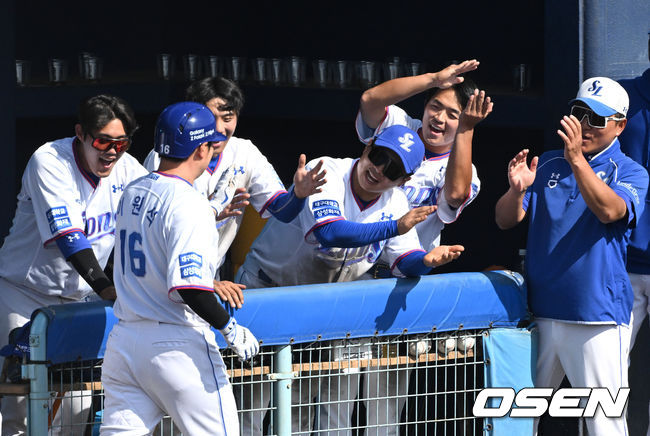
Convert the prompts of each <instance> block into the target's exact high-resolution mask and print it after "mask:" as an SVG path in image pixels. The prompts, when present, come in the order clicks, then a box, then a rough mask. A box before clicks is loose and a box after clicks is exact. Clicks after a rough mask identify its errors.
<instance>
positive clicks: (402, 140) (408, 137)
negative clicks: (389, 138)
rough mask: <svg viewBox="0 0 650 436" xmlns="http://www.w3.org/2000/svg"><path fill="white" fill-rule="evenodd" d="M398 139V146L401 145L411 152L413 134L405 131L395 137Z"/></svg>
mask: <svg viewBox="0 0 650 436" xmlns="http://www.w3.org/2000/svg"><path fill="white" fill-rule="evenodd" d="M397 140H398V141H399V146H400V147H402V148H403V149H404V150H406V151H407V152H409V153H410V152H411V145H413V144H415V142H413V135H412V134H411V133H405V134H404V135H402V136H400V137H399V138H397Z"/></svg>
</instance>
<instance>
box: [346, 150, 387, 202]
mask: <svg viewBox="0 0 650 436" xmlns="http://www.w3.org/2000/svg"><path fill="white" fill-rule="evenodd" d="M357 163H359V159H357V160H356V161H354V165H352V170H351V171H350V180H349V183H350V191H351V192H352V197H354V201H355V202H356V203H357V206H358V207H359V210H360V211H362V212H363V211H364V210H366V209H368V208H369V207H371V206H372V205H373V204H375V203H377V201H378V200H379V198H381V195H379V196H377V198H375V199H374V200H370V201H363V200H362V199H361V198H359V197H358V196H357V193H356V192H354V184H353V183H352V178H353V177H354V171H355V169H356V168H357Z"/></svg>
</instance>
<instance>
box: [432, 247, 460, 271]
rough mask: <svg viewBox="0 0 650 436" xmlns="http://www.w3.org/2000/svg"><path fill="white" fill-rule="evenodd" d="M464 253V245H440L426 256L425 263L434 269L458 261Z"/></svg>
mask: <svg viewBox="0 0 650 436" xmlns="http://www.w3.org/2000/svg"><path fill="white" fill-rule="evenodd" d="M463 251H465V247H463V246H462V245H440V246H438V247H436V248H434V249H433V250H431V251H429V252H428V253H427V254H425V255H424V259H423V261H424V264H425V265H426V266H428V267H429V268H434V267H437V266H440V265H444V264H446V263H449V262H451V261H452V260H455V259H458V257H460V255H461V253H462V252H463Z"/></svg>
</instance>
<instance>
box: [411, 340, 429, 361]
mask: <svg viewBox="0 0 650 436" xmlns="http://www.w3.org/2000/svg"><path fill="white" fill-rule="evenodd" d="M429 348H430V347H429V341H428V340H427V339H420V340H419V341H416V342H411V343H410V344H409V356H411V357H412V358H414V359H415V358H417V357H418V356H419V355H420V354H425V353H426V352H427V351H429Z"/></svg>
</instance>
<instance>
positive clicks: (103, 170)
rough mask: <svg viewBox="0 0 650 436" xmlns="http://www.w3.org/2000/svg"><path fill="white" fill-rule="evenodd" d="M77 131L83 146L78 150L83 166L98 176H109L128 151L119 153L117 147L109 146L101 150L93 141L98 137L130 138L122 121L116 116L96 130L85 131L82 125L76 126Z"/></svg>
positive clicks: (109, 138)
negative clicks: (94, 145)
mask: <svg viewBox="0 0 650 436" xmlns="http://www.w3.org/2000/svg"><path fill="white" fill-rule="evenodd" d="M75 132H76V134H77V138H78V139H79V141H80V143H81V146H80V147H79V149H78V151H79V152H80V155H81V156H80V157H81V166H82V167H83V168H84V169H85V170H86V171H88V172H89V173H91V174H94V175H95V176H97V177H108V176H109V175H110V174H111V171H112V170H113V167H114V166H115V163H116V162H117V160H118V159H119V158H120V157H122V155H123V154H124V153H125V152H126V150H123V151H122V152H120V153H118V152H117V150H116V147H115V146H114V145H113V146H109V147H108V148H107V149H106V150H104V151H101V150H98V149H96V148H95V147H93V145H92V144H93V141H94V140H95V139H96V138H101V139H107V140H111V139H128V137H127V136H126V132H125V131H124V125H123V124H122V121H120V120H119V119H117V118H115V119H113V120H111V121H109V122H108V124H106V125H105V126H104V127H102V128H101V129H100V130H98V131H96V132H89V133H85V132H83V131H82V129H81V125H79V124H77V125H76V126H75Z"/></svg>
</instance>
